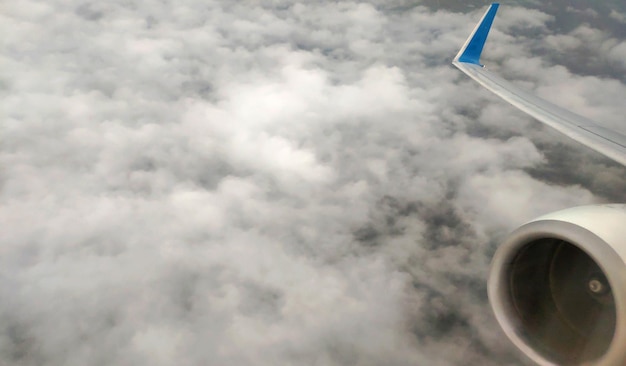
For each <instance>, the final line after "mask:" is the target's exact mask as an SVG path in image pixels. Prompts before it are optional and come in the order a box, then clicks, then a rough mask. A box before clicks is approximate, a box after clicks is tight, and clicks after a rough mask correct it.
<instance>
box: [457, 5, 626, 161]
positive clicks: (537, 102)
mask: <svg viewBox="0 0 626 366" xmlns="http://www.w3.org/2000/svg"><path fill="white" fill-rule="evenodd" d="M498 6H499V4H498V3H493V4H491V6H490V7H489V9H487V12H486V13H485V15H484V16H483V18H482V19H481V20H480V22H479V23H478V25H477V26H476V28H474V31H473V32H472V34H471V35H470V36H469V38H468V39H467V41H466V42H465V44H464V45H463V47H462V48H461V50H460V51H459V53H458V54H457V55H456V57H455V58H454V61H452V64H453V65H454V66H456V67H457V68H459V69H460V70H461V71H463V72H464V73H465V74H467V75H468V76H469V77H471V78H472V79H474V80H475V81H477V82H478V83H479V84H481V85H482V86H484V87H485V88H487V89H489V90H490V91H492V92H493V93H494V94H496V95H497V96H499V97H500V98H502V99H504V100H506V101H507V102H509V103H511V104H512V105H514V106H515V107H517V108H519V109H520V110H522V111H524V112H526V113H528V114H529V115H531V116H532V117H534V118H536V119H537V120H539V121H541V122H543V123H545V124H547V125H549V126H551V127H552V128H554V129H556V130H557V131H559V132H561V133H563V134H564V135H566V136H568V137H570V138H572V139H574V140H576V141H578V142H580V143H582V144H584V145H586V146H588V147H590V148H592V149H594V150H596V151H598V152H599V153H601V154H603V155H605V156H607V157H609V158H611V159H613V160H615V161H617V162H619V163H621V164H622V165H624V166H626V136H625V135H623V134H621V133H619V132H617V131H613V130H611V129H609V128H606V127H603V126H601V125H599V124H597V123H595V122H593V121H591V120H589V119H587V118H585V117H583V116H580V115H578V114H575V113H572V112H570V111H568V110H566V109H564V108H561V107H559V106H557V105H555V104H552V103H550V102H548V101H547V100H545V99H542V98H540V97H538V96H536V95H534V94H532V93H530V92H528V91H526V90H524V89H521V88H519V87H517V86H515V85H513V84H512V83H510V82H508V81H506V80H504V79H502V78H501V77H499V76H497V75H496V74H493V73H491V72H489V71H488V70H487V69H486V68H485V67H484V66H483V65H481V64H480V54H481V53H482V50H483V46H484V45H485V41H486V40H487V35H488V34H489V29H490V28H491V24H492V23H493V19H494V18H495V16H496V12H497V10H498Z"/></svg>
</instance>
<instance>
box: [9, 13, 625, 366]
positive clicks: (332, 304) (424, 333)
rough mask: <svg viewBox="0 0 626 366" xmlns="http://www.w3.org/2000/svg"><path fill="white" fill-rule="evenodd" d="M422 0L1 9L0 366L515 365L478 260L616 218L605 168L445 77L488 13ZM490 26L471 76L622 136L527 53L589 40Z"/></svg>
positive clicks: (569, 83) (612, 97)
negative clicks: (512, 242) (529, 233)
mask: <svg viewBox="0 0 626 366" xmlns="http://www.w3.org/2000/svg"><path fill="white" fill-rule="evenodd" d="M427 5H429V4H428V3H427V2H426V3H424V5H417V6H416V5H414V4H410V3H408V2H402V1H400V2H397V3H384V4H378V3H375V2H374V3H371V4H369V3H353V2H339V3H335V2H325V1H318V2H307V3H304V4H291V3H289V2H255V3H232V4H231V3H226V2H195V1H186V2H183V3H177V4H169V3H164V2H137V3H135V2H119V3H118V2H107V3H102V4H87V3H84V2H78V1H76V2H69V3H68V2H62V3H61V2H48V3H45V4H43V3H38V2H29V1H25V2H20V4H15V5H11V6H10V7H9V10H8V11H7V12H5V13H3V14H4V15H3V20H4V21H3V22H2V24H3V26H4V27H5V29H4V30H5V32H2V33H3V34H5V35H7V36H6V37H4V47H3V52H2V56H1V57H2V64H3V66H4V67H3V68H2V74H1V75H0V77H1V80H2V81H1V84H0V85H2V86H1V90H2V96H3V98H2V102H1V103H2V109H3V111H4V116H5V123H4V125H3V140H2V145H1V151H0V163H1V165H2V167H3V168H2V170H1V171H0V184H1V185H2V195H1V197H0V200H1V201H0V223H2V227H3V230H2V232H1V233H0V247H1V248H2V254H3V255H2V256H0V261H1V263H0V264H1V266H0V268H2V270H1V271H0V298H1V299H2V301H0V324H2V332H0V359H2V360H5V362H7V363H8V364H11V365H84V364H92V365H111V364H115V365H171V364H178V365H197V364H211V365H224V364H229V365H247V364H254V365H277V364H279V365H291V364H292V365H302V364H323V365H343V364H359V365H380V364H394V365H415V364H417V365H466V364H482V365H505V364H519V363H524V362H525V361H524V360H523V359H522V358H521V356H520V355H518V354H517V352H516V351H515V350H513V348H512V346H511V345H509V343H508V342H507V341H506V339H504V337H503V334H502V333H501V331H500V330H499V329H498V326H497V324H496V322H495V320H494V319H493V317H492V315H491V312H490V310H489V306H488V302H487V299H486V291H485V282H484V281H485V278H486V274H487V270H488V264H489V260H490V256H491V254H492V253H493V251H494V250H495V247H496V246H497V244H498V242H499V241H500V240H501V239H502V238H503V237H504V236H505V235H506V233H507V232H508V231H509V230H511V229H513V228H514V227H516V226H517V225H519V224H521V223H523V221H524V220H528V219H531V218H532V217H534V216H537V215H540V214H543V213H546V212H549V211H552V210H556V209H560V208H564V207H568V206H573V205H579V204H587V203H593V202H604V201H607V200H619V199H620V198H621V199H622V200H623V196H620V194H621V195H623V192H619V191H618V190H617V187H621V186H623V184H621V183H620V182H622V181H623V178H624V174H625V173H624V170H623V168H621V167H617V166H615V165H612V164H611V163H610V162H608V161H606V160H605V159H603V158H601V157H599V156H597V155H594V153H592V152H590V151H588V150H586V149H585V148H583V147H579V146H578V145H576V144H573V143H570V142H567V141H565V139H564V138H561V137H559V136H558V135H557V134H556V133H552V132H548V131H549V130H548V129H547V128H546V129H544V128H543V127H541V126H539V125H538V124H536V123H533V122H532V121H531V120H530V119H529V118H527V117H526V116H523V115H522V114H520V113H518V112H516V111H515V110H513V109H512V108H511V107H509V106H507V105H504V104H503V103H502V102H500V101H497V100H496V99H495V98H494V97H492V96H490V95H489V94H488V93H487V92H485V91H483V90H480V88H479V87H478V86H477V85H475V84H474V83H473V82H471V81H470V80H468V79H467V78H465V77H464V76H463V75H462V74H461V73H459V72H458V71H456V70H454V69H453V68H452V67H451V66H450V65H449V62H450V59H451V58H452V57H453V56H454V54H455V52H456V50H457V48H458V47H459V45H461V44H462V42H463V41H464V39H465V37H466V36H467V34H468V33H469V31H470V30H471V27H472V26H473V25H474V23H475V21H476V20H477V19H478V18H479V16H480V13H481V12H482V11H483V8H482V4H481V5H480V6H477V7H475V10H474V11H472V12H470V13H467V12H466V11H467V10H468V9H467V8H463V9H461V10H463V11H464V12H462V13H461V12H454V11H458V10H459V9H456V8H454V7H455V6H458V4H457V5H450V6H449V7H447V6H445V4H444V5H442V7H441V8H440V9H433V7H432V6H430V7H429V6H427ZM449 8H452V10H454V11H450V10H446V9H449ZM621 11H622V12H623V10H621ZM598 14H601V15H602V14H604V13H603V12H602V11H598ZM501 15H502V17H501V18H499V19H498V21H497V23H496V27H497V29H495V30H494V33H493V35H492V39H491V40H490V45H489V50H488V53H487V54H486V55H485V56H486V57H487V58H488V60H489V61H490V66H491V65H493V68H494V69H497V70H499V71H501V72H503V73H505V74H506V75H507V76H509V77H511V78H513V79H515V80H517V81H518V82H520V83H523V84H525V85H527V86H528V87H529V88H532V89H535V90H536V91H537V92H538V93H539V94H542V95H544V96H546V97H549V98H552V99H554V100H555V101H556V102H558V103H561V104H563V105H566V106H568V107H571V108H573V109H575V110H577V111H579V112H581V113H585V114H587V115H589V116H590V117H592V118H597V119H599V120H605V121H607V122H608V123H610V124H612V125H618V124H619V123H620V120H621V117H620V116H621V115H622V114H623V113H622V111H623V106H622V99H623V98H621V97H620V96H623V95H624V92H625V90H624V88H625V87H624V84H623V82H622V81H620V80H622V79H620V78H617V77H615V78H613V79H607V75H606V74H596V75H589V74H586V75H578V74H576V73H575V72H576V71H575V70H574V71H570V69H567V68H565V67H562V66H555V63H554V59H553V58H551V57H550V56H549V55H545V54H543V53H541V52H539V54H538V55H537V54H535V53H534V51H536V50H546V49H548V48H550V47H552V46H554V45H555V44H558V45H562V47H560V48H558V49H557V51H558V52H571V51H572V47H574V48H575V47H578V46H577V44H578V43H577V42H578V40H579V39H580V37H582V35H581V33H580V32H581V29H583V28H578V30H574V31H571V32H570V31H569V30H568V31H566V32H565V33H562V32H561V33H559V32H558V27H557V26H556V25H555V22H556V23H557V25H558V19H557V18H555V17H554V16H553V15H551V14H549V13H546V12H545V11H542V10H541V9H534V10H533V9H524V8H519V7H503V9H502V14H501ZM607 16H608V15H607ZM588 29H589V30H590V31H589V32H588V33H589V34H596V33H597V34H600V37H601V39H603V40H610V39H615V40H618V41H616V42H618V43H619V42H621V41H619V39H620V38H619V37H620V36H619V35H614V34H611V33H602V32H608V31H606V30H603V31H599V30H597V29H595V28H593V26H590V27H588ZM8 30H10V31H8ZM577 37H578V38H577ZM562 40H563V42H562ZM566 41H567V42H566ZM618 43H616V44H618ZM568 44H570V45H573V46H572V47H569V46H568ZM617 47H618V46H616V47H613V48H609V47H599V48H597V49H594V51H597V52H598V57H600V58H601V59H606V60H609V59H611V57H614V56H612V55H613V53H612V52H618V51H619V48H617ZM615 49H617V51H615ZM510 55H514V56H515V57H511V56H510ZM574 166H575V167H576V170H574V169H572V167H574ZM620 184H621V185H620Z"/></svg>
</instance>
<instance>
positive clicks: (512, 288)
mask: <svg viewBox="0 0 626 366" xmlns="http://www.w3.org/2000/svg"><path fill="white" fill-rule="evenodd" d="M508 282H509V296H510V302H511V304H512V305H513V308H514V311H515V313H516V315H517V318H518V319H517V323H518V327H519V329H518V331H521V336H522V338H524V339H525V341H526V342H527V343H528V344H530V345H532V347H533V348H534V349H535V350H537V351H538V352H539V353H540V354H542V356H543V357H545V358H546V359H547V360H550V361H551V362H554V363H558V364H579V363H584V362H588V361H593V360H595V359H597V358H599V357H601V356H602V355H603V354H604V353H605V352H606V351H607V349H608V347H609V346H610V344H611V341H612V339H613V335H614V333H615V322H616V309H615V301H614V299H613V293H612V291H611V287H610V284H609V282H608V280H607V278H606V276H605V275H604V273H603V272H602V270H601V269H600V267H599V266H598V265H597V264H596V262H595V261H594V260H593V259H592V258H591V257H590V256H589V255H588V254H587V253H585V252H584V251H583V250H582V249H580V248H578V247H577V246H575V245H573V244H571V243H568V242H566V241H563V240H560V239H550V238H548V239H539V240H535V241H532V242H530V243H528V244H526V245H525V246H523V247H522V248H520V250H519V252H518V254H517V256H516V257H515V258H514V259H513V261H512V262H511V263H510V267H509V269H508Z"/></svg>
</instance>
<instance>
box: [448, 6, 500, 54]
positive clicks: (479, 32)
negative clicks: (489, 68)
mask: <svg viewBox="0 0 626 366" xmlns="http://www.w3.org/2000/svg"><path fill="white" fill-rule="evenodd" d="M498 6H500V4H498V3H493V4H491V6H490V7H489V9H487V12H486V13H485V15H483V18H482V19H481V20H480V23H478V25H477V26H476V28H475V29H474V31H473V32H472V34H471V35H470V36H469V38H468V39H467V41H466V42H465V45H463V48H461V50H460V51H459V54H458V55H457V56H456V58H455V61H459V62H465V63H470V64H476V65H480V66H483V65H482V64H481V63H480V54H481V53H482V52H483V46H484V45H485V41H486V40H487V35H489V29H491V24H493V19H494V18H495V17H496V12H497V11H498Z"/></svg>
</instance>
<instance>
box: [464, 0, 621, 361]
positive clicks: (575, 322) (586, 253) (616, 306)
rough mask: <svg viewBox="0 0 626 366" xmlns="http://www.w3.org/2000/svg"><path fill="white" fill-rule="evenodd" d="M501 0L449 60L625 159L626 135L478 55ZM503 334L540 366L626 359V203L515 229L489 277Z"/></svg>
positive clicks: (542, 117)
mask: <svg viewBox="0 0 626 366" xmlns="http://www.w3.org/2000/svg"><path fill="white" fill-rule="evenodd" d="M498 7H499V4H498V3H493V4H491V5H490V6H489V8H488V9H487V11H486V12H485V15H483V17H482V19H481V20H480V21H479V22H478V25H476V27H475V28H474V30H473V32H472V33H471V34H470V36H469V38H468V39H467V41H466V42H465V44H464V45H463V47H462V48H461V49H460V50H459V52H458V54H457V55H456V57H455V58H454V60H453V62H452V64H453V65H454V66H456V67H457V68H458V69H460V70H461V71H463V72H464V73H465V74H467V75H468V76H469V77H471V78H472V79H474V80H475V81H477V82H478V83H479V84H480V85H482V86H483V87H485V88H486V89H488V90H490V91H491V92H493V93H494V94H496V95H497V96H499V97H500V98H502V99H504V100H505V101H507V102H509V103H510V104H512V105H513V106H515V107H517V108H519V109H520V110H522V111H524V112H526V113H527V114H529V115H530V116H532V117H534V118H535V119H537V120H539V121H540V122H543V123H545V124H547V125H548V126H550V127H552V128H554V129H556V130H557V131H559V132H561V133H563V134H565V135H566V136H568V137H570V138H572V139H574V140H576V141H578V142H580V143H582V144H584V145H586V146H588V147H590V148H592V149H594V150H596V151H598V152H600V153H601V154H603V155H605V156H607V157H609V158H611V159H613V160H615V161H616V162H618V163H621V164H622V165H625V166H626V136H625V135H623V134H621V133H619V132H617V131H612V130H611V129H609V128H607V127H604V126H602V125H601V124H598V123H595V122H593V121H590V120H589V119H587V118H585V117H583V116H580V115H578V114H575V113H573V112H571V111H569V110H566V109H564V108H561V107H559V106H557V105H554V104H553V103H551V102H548V101H546V100H544V99H542V98H540V97H538V96H536V95H534V94H532V93H531V92H528V91H526V90H523V89H522V88H519V87H517V86H515V85H514V84H512V83H510V82H509V81H506V80H504V79H503V78H501V77H499V76H497V75H496V74H495V73H492V72H490V71H489V70H488V69H487V68H486V67H485V66H484V65H482V64H481V63H480V56H481V53H482V51H483V47H484V45H485V42H486V40H487V36H488V34H489V30H490V29H491V26H492V24H493V20H494V18H495V16H496V12H497V10H498ZM487 292H488V297H489V302H490V304H491V307H492V310H493V312H494V315H495V317H496V320H497V321H498V323H499V324H500V326H501V327H502V329H503V331H504V333H505V334H506V335H507V336H508V338H509V339H510V340H511V341H512V343H513V344H514V345H515V346H516V347H517V348H518V349H519V350H520V351H521V352H522V353H523V354H525V355H526V356H527V357H529V358H530V359H531V360H533V361H534V362H535V363H537V364H539V365H602V366H604V365H610V366H614V365H626V204H606V205H588V206H581V207H574V208H568V209H565V210H561V211H557V212H553V213H549V214H547V215H544V216H541V217H539V218H536V219H534V220H531V221H530V222H528V223H526V224H524V225H522V226H521V227H519V228H518V229H516V230H515V231H513V232H512V233H511V234H510V235H509V236H508V237H507V238H506V239H505V241H504V242H503V243H502V245H500V246H499V247H498V249H497V250H496V253H495V254H494V257H493V259H492V262H491V267H490V270H489V276H488V279H487Z"/></svg>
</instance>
